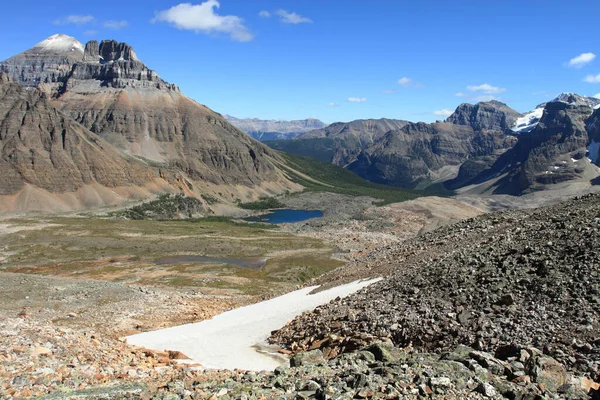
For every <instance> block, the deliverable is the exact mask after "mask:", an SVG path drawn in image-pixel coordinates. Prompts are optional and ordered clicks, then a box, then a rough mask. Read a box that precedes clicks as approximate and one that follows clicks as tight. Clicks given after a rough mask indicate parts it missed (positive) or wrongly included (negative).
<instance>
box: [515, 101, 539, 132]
mask: <svg viewBox="0 0 600 400" xmlns="http://www.w3.org/2000/svg"><path fill="white" fill-rule="evenodd" d="M542 115H544V107H538V108H536V109H535V110H533V111H531V112H529V113H527V114H525V115H523V116H522V117H521V118H518V119H517V121H516V122H515V124H514V125H513V127H512V128H510V129H511V130H512V131H513V132H515V133H523V132H531V131H532V130H533V128H535V127H536V126H537V124H538V122H540V119H541V118H542Z"/></svg>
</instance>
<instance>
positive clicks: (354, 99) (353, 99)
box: [348, 97, 367, 103]
mask: <svg viewBox="0 0 600 400" xmlns="http://www.w3.org/2000/svg"><path fill="white" fill-rule="evenodd" d="M348 101H349V102H350V103H364V102H365V101H367V99H366V98H365V97H348Z"/></svg>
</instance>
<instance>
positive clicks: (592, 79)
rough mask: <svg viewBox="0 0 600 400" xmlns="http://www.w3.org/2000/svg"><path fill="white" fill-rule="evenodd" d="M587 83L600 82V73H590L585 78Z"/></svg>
mask: <svg viewBox="0 0 600 400" xmlns="http://www.w3.org/2000/svg"><path fill="white" fill-rule="evenodd" d="M584 81H585V82H587V83H600V74H598V75H588V76H586V77H585V79H584Z"/></svg>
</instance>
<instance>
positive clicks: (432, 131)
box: [348, 122, 515, 187]
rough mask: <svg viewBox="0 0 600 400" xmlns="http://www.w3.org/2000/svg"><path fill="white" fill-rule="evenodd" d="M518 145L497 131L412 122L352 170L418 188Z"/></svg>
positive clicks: (373, 178) (371, 148) (380, 142)
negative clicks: (447, 171)
mask: <svg viewBox="0 0 600 400" xmlns="http://www.w3.org/2000/svg"><path fill="white" fill-rule="evenodd" d="M514 142H515V139H514V138H512V137H509V136H506V135H504V133H503V132H501V131H497V130H482V131H474V130H473V129H472V128H471V127H470V126H465V125H455V124H449V123H444V122H439V123H434V124H425V123H416V124H413V123H410V124H408V125H406V126H405V127H404V128H402V129H400V130H394V131H390V132H388V133H387V134H386V135H385V136H384V137H382V138H380V139H379V140H378V141H376V142H375V143H374V144H372V145H371V146H369V147H367V148H366V149H364V150H363V151H362V152H361V153H360V154H359V155H358V157H357V160H356V161H355V162H353V163H352V164H350V165H349V166H348V169H350V170H351V171H354V172H355V173H357V174H358V175H360V176H363V177H368V179H369V180H371V181H374V182H378V183H383V184H388V185H393V186H399V187H417V186H419V185H423V184H427V183H428V182H431V181H436V180H439V179H442V180H444V175H443V174H444V172H443V170H444V169H445V168H446V169H447V168H448V167H454V168H455V169H458V167H459V166H460V165H461V164H462V163H464V162H465V161H466V160H468V159H471V158H472V159H476V158H478V157H486V156H487V157H497V155H498V154H500V153H501V152H503V151H505V150H506V149H508V148H510V147H511V146H512V145H513V144H514Z"/></svg>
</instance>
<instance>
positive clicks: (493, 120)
mask: <svg viewBox="0 0 600 400" xmlns="http://www.w3.org/2000/svg"><path fill="white" fill-rule="evenodd" d="M520 116H521V114H519V113H518V112H517V111H515V110H513V109H511V108H510V107H508V106H507V105H506V104H504V103H502V102H500V101H497V100H491V101H486V102H480V103H477V104H469V103H463V104H461V105H459V106H458V107H457V108H456V111H454V113H453V114H452V115H450V116H449V117H448V118H447V119H446V122H448V123H451V124H456V125H468V126H470V127H472V128H473V129H474V130H476V131H480V130H483V129H488V130H500V131H504V130H506V129H508V128H509V127H511V126H512V125H513V124H514V122H515V121H516V120H517V118H519V117H520Z"/></svg>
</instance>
